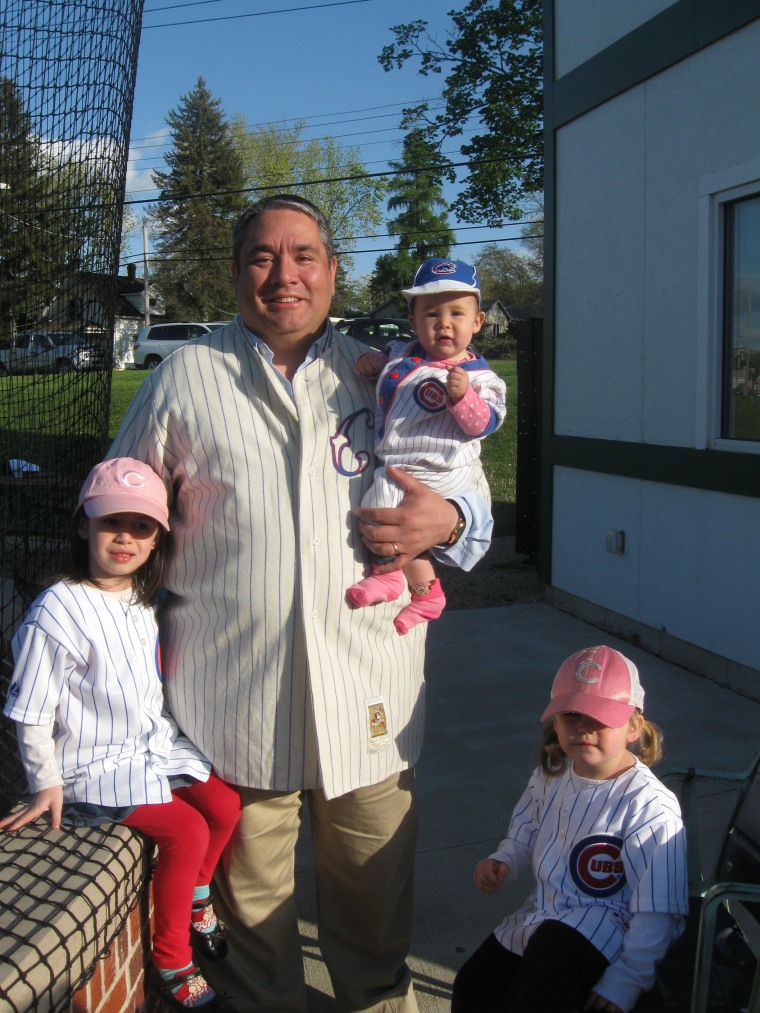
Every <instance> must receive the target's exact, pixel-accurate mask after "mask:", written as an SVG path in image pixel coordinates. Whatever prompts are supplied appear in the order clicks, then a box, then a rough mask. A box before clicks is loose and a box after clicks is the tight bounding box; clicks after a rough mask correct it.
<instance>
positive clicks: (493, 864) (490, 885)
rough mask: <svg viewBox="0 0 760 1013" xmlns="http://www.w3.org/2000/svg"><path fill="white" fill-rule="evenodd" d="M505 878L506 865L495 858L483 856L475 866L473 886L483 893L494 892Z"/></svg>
mask: <svg viewBox="0 0 760 1013" xmlns="http://www.w3.org/2000/svg"><path fill="white" fill-rule="evenodd" d="M506 878H507V866H506V865H505V864H504V862H497V861H496V859H495V858H484V859H483V861H482V862H478V864H477V865H476V866H475V886H476V887H477V888H478V890H482V891H483V893H496V891H497V890H498V889H499V887H500V886H501V884H502V883H503V882H504V880H505V879H506Z"/></svg>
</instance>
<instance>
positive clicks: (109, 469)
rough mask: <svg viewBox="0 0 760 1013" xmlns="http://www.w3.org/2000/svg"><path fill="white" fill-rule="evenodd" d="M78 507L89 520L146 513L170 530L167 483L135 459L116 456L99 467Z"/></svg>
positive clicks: (88, 481)
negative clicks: (91, 518) (123, 514)
mask: <svg viewBox="0 0 760 1013" xmlns="http://www.w3.org/2000/svg"><path fill="white" fill-rule="evenodd" d="M79 507H81V508H82V509H83V510H84V512H85V514H86V516H87V517H107V516H108V514H118V513H136V514H144V515H145V516H146V517H152V518H153V520H155V521H158V523H159V524H160V525H161V527H163V528H165V529H166V530H167V531H168V530H169V506H168V503H167V498H166V488H165V486H164V483H163V482H162V481H161V479H160V478H159V477H158V475H157V474H156V473H155V471H153V469H152V468H151V467H149V465H147V464H145V463H144V462H143V461H137V460H135V459H134V458H132V457H113V458H111V459H110V460H108V461H101V462H100V464H96V465H95V467H94V468H93V469H92V471H91V472H90V474H89V475H88V476H87V478H86V479H85V482H84V485H83V486H82V490H81V492H80V493H79V501H78V502H77V509H79Z"/></svg>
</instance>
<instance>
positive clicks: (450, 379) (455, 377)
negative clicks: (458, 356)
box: [446, 366, 470, 401]
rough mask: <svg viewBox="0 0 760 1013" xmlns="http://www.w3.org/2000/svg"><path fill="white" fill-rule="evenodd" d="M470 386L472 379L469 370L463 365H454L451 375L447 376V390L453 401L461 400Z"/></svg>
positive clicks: (450, 371)
mask: <svg viewBox="0 0 760 1013" xmlns="http://www.w3.org/2000/svg"><path fill="white" fill-rule="evenodd" d="M469 386H470V379H469V377H468V376H467V371H466V370H464V369H462V367H461V366H452V367H451V369H450V370H449V375H448V376H447V377H446V391H447V393H448V395H449V398H450V399H451V400H452V401H459V399H460V398H463V397H464V396H465V394H466V393H467V388H468V387H469Z"/></svg>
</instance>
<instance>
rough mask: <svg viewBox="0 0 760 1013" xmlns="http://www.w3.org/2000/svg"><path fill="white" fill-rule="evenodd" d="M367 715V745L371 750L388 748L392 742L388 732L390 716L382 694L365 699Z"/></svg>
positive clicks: (376, 750)
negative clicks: (387, 715)
mask: <svg viewBox="0 0 760 1013" xmlns="http://www.w3.org/2000/svg"><path fill="white" fill-rule="evenodd" d="M364 708H365V713H366V715H367V746H368V749H369V751H370V752H372V753H374V752H378V751H379V750H381V749H387V748H388V746H390V744H391V737H390V735H389V734H388V718H387V717H386V714H385V701H384V700H383V698H382V697H381V696H378V697H375V698H374V699H373V700H365V701H364Z"/></svg>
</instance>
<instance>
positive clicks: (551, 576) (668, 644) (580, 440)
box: [539, 0, 760, 699]
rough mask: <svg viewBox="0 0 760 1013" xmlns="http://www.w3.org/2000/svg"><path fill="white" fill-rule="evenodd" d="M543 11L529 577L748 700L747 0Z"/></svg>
mask: <svg viewBox="0 0 760 1013" xmlns="http://www.w3.org/2000/svg"><path fill="white" fill-rule="evenodd" d="M544 10H545V19H544V23H545V26H546V28H545V45H546V52H545V67H546V68H547V69H546V72H545V75H546V76H545V93H546V94H545V98H546V101H545V108H546V117H547V118H546V204H545V210H546V226H547V243H546V276H545V291H546V306H545V310H546V312H545V315H544V318H545V325H544V334H545V338H544V346H543V353H544V355H543V357H544V384H543V404H544V417H543V434H542V443H541V484H540V526H539V532H540V534H539V569H540V573H541V576H542V578H543V579H544V580H545V581H546V582H547V583H548V584H549V585H550V587H549V591H548V598H549V601H550V602H552V603H553V604H555V605H558V606H559V607H561V608H565V609H567V610H569V611H572V612H574V613H575V614H577V615H580V616H582V617H584V618H587V619H588V620H589V621H590V622H592V623H594V624H595V625H597V626H600V627H602V628H604V629H608V630H611V631H613V632H615V633H616V634H619V635H621V636H623V637H625V638H628V639H631V640H634V641H635V642H636V643H638V644H640V645H641V646H643V647H645V648H646V649H647V650H649V651H651V652H653V653H656V654H660V655H662V656H664V657H667V658H668V659H670V660H672V661H675V662H676V663H681V664H683V665H685V666H686V667H688V668H689V669H691V670H692V671H699V672H702V673H703V674H705V675H708V676H709V677H711V678H714V679H716V680H718V681H719V682H721V683H724V684H726V685H729V686H731V687H732V688H735V689H736V690H738V691H739V692H742V693H745V694H746V695H749V696H752V697H753V698H755V699H760V672H759V671H758V667H759V666H758V658H759V657H760V653H759V650H758V642H759V641H760V631H759V629H758V619H759V616H758V601H759V600H760V595H759V594H758V581H759V579H760V578H759V576H758V575H760V397H756V396H755V395H754V385H747V383H746V376H747V375H748V370H750V369H754V370H755V371H756V374H755V375H760V106H759V105H758V102H757V95H758V94H760V59H758V54H760V4H758V3H757V2H746V0H742V2H740V0H723V2H720V3H716V2H715V0H640V2H638V3H610V2H609V0H584V2H581V0H546V3H545V7H544ZM580 646H582V645H580Z"/></svg>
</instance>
